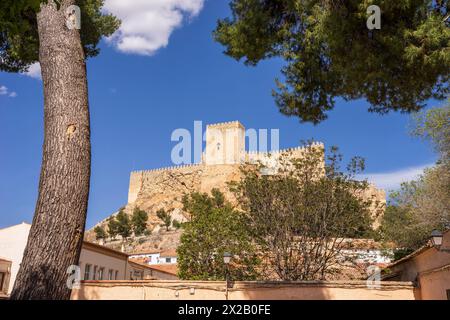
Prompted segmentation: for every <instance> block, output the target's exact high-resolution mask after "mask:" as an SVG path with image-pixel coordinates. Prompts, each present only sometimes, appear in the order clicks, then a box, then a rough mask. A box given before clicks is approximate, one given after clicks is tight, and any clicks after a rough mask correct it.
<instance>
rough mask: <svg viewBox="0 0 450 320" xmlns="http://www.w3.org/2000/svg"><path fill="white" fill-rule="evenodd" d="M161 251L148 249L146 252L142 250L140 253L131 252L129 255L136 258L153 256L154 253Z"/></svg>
mask: <svg viewBox="0 0 450 320" xmlns="http://www.w3.org/2000/svg"><path fill="white" fill-rule="evenodd" d="M160 252H161V250H158V249H148V250H142V251H136V252H131V253H130V255H132V256H137V255H140V254H142V255H143V254H155V253H160Z"/></svg>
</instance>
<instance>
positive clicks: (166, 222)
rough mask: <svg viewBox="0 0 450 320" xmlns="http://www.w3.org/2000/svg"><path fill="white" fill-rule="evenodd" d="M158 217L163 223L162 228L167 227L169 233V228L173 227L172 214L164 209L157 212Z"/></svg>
mask: <svg viewBox="0 0 450 320" xmlns="http://www.w3.org/2000/svg"><path fill="white" fill-rule="evenodd" d="M156 216H157V217H158V218H159V219H161V221H162V222H163V224H162V225H161V226H163V227H166V231H169V228H170V226H171V225H172V216H171V214H170V213H168V212H166V210H164V209H159V210H158V211H156Z"/></svg>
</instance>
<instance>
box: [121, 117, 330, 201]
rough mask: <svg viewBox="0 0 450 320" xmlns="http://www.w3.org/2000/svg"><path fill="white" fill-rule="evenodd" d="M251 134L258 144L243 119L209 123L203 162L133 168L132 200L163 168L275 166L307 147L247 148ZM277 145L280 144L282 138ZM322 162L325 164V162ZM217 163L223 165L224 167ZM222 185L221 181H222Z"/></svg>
mask: <svg viewBox="0 0 450 320" xmlns="http://www.w3.org/2000/svg"><path fill="white" fill-rule="evenodd" d="M247 136H248V138H249V140H250V143H251V144H254V145H256V141H255V140H256V139H257V137H256V136H254V137H252V136H251V134H246V130H245V127H244V126H243V125H242V124H241V123H240V122H239V121H230V122H222V123H215V124H209V125H207V126H206V134H205V140H206V146H205V150H204V152H203V153H202V157H201V162H200V163H197V164H188V165H180V166H173V167H166V168H158V169H152V170H143V171H133V172H132V173H131V177H130V187H129V192H128V203H133V202H134V201H135V200H136V198H137V196H138V194H139V192H140V191H141V189H142V187H143V183H144V181H145V180H148V179H154V178H155V176H156V175H161V174H162V173H163V172H173V173H175V172H183V171H187V172H190V171H192V170H201V171H202V172H204V171H206V172H209V171H210V170H211V168H210V169H207V167H211V166H212V167H213V169H212V171H214V170H225V171H227V170H230V168H228V169H227V167H231V168H234V170H231V171H236V170H237V168H238V167H239V165H241V164H243V163H261V164H263V165H264V166H266V167H269V168H274V167H276V165H277V159H278V156H279V155H280V154H282V153H285V152H288V151H289V152H290V154H291V155H292V156H293V157H300V156H301V154H302V153H303V152H304V151H305V148H304V147H295V148H289V149H285V150H271V151H255V150H252V151H247V149H246V137H247ZM252 139H253V140H252ZM276 145H277V146H278V141H277V143H276ZM312 146H313V147H315V148H321V149H323V148H324V146H323V144H322V143H319V142H313V143H312ZM272 148H273V141H272ZM318 165H320V166H324V163H321V164H318ZM215 166H219V167H220V169H219V168H217V167H215ZM214 167H215V169H214ZM217 182H219V181H217ZM220 182H224V181H220ZM219 185H221V183H219Z"/></svg>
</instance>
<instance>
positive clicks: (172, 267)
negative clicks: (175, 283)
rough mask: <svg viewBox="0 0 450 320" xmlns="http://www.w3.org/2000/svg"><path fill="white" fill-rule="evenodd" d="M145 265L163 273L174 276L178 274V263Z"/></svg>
mask: <svg viewBox="0 0 450 320" xmlns="http://www.w3.org/2000/svg"><path fill="white" fill-rule="evenodd" d="M147 267H149V268H150V269H153V270H156V271H160V272H164V273H168V274H171V275H174V276H176V275H177V274H178V265H177V264H176V263H173V264H152V265H148V266H147Z"/></svg>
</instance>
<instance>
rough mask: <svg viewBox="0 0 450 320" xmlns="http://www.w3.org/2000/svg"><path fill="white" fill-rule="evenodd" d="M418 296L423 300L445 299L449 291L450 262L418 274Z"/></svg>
mask: <svg viewBox="0 0 450 320" xmlns="http://www.w3.org/2000/svg"><path fill="white" fill-rule="evenodd" d="M419 287H420V296H421V299H423V300H447V299H448V297H447V291H449V292H450V264H448V265H446V266H444V267H442V268H437V269H435V270H432V271H429V272H424V273H421V274H420V275H419Z"/></svg>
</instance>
